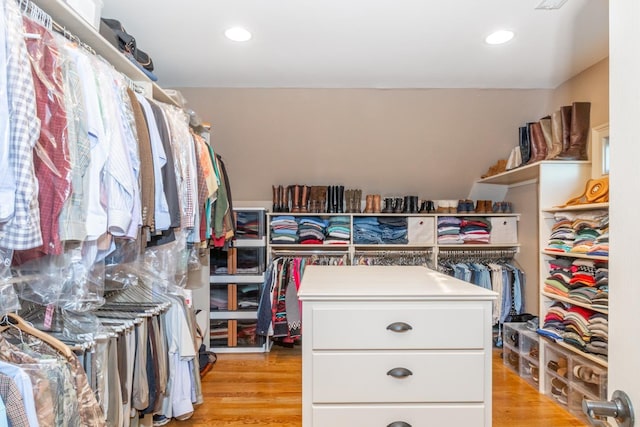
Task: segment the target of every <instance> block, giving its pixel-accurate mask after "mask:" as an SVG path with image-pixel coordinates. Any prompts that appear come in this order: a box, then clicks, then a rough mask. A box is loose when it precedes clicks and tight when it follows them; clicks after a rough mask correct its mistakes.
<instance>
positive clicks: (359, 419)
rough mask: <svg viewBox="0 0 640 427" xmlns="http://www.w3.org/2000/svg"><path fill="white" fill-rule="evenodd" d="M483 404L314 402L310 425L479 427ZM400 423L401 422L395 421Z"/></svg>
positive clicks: (481, 421) (340, 426) (322, 426)
mask: <svg viewBox="0 0 640 427" xmlns="http://www.w3.org/2000/svg"><path fill="white" fill-rule="evenodd" d="M484 421H485V407H484V405H482V404H478V405H440V404H439V405H385V406H373V405H314V406H313V427H354V426H366V427H388V426H389V425H393V423H395V422H404V423H406V425H407V426H410V427H435V426H451V427H483V426H484ZM399 425H403V424H399Z"/></svg>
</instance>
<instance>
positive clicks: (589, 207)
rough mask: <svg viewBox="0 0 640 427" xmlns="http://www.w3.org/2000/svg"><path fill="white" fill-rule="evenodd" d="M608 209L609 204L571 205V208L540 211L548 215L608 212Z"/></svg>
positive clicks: (557, 207)
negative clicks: (555, 213)
mask: <svg viewBox="0 0 640 427" xmlns="http://www.w3.org/2000/svg"><path fill="white" fill-rule="evenodd" d="M608 209H609V203H608V202H607V203H589V204H584V205H571V206H564V207H559V206H556V207H553V208H547V209H542V212H549V213H554V212H574V211H597V210H608Z"/></svg>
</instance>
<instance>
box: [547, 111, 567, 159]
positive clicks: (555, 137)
mask: <svg viewBox="0 0 640 427" xmlns="http://www.w3.org/2000/svg"><path fill="white" fill-rule="evenodd" d="M562 148H563V146H562V112H561V111H560V110H558V111H556V112H555V113H553V114H552V115H551V149H550V150H549V152H548V153H547V159H549V160H553V159H555V158H556V157H558V155H559V154H560V153H562Z"/></svg>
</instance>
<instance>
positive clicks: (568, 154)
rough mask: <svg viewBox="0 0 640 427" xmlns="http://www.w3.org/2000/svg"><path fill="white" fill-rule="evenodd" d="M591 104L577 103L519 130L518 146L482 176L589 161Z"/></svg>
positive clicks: (563, 107)
mask: <svg viewBox="0 0 640 427" xmlns="http://www.w3.org/2000/svg"><path fill="white" fill-rule="evenodd" d="M590 117H591V103H590V102H574V103H573V104H571V105H565V106H562V107H560V109H559V110H557V111H556V112H554V113H553V114H551V115H550V116H545V117H543V118H541V119H540V120H538V121H537V122H530V123H527V124H526V125H525V126H521V127H519V128H518V146H517V147H516V148H514V149H513V150H512V151H511V155H510V156H509V159H500V160H498V161H497V162H496V164H495V165H493V166H491V167H490V168H489V170H488V171H487V172H486V173H485V174H484V175H482V178H486V177H489V176H493V175H497V174H499V173H502V172H505V171H507V170H510V169H514V168H517V167H518V166H524V165H530V164H533V163H536V162H539V161H541V160H587V159H588V157H589V156H588V153H587V148H588V147H587V142H588V140H589V132H590V129H591V124H590V123H591V119H590Z"/></svg>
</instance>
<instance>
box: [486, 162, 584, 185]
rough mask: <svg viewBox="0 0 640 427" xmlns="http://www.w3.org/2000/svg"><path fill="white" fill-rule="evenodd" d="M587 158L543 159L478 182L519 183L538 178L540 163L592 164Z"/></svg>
mask: <svg viewBox="0 0 640 427" xmlns="http://www.w3.org/2000/svg"><path fill="white" fill-rule="evenodd" d="M590 163H591V162H589V161H587V160H543V161H541V162H537V163H533V164H530V165H526V166H521V167H519V168H516V169H511V170H508V171H506V172H502V173H499V174H497V175H493V176H489V177H486V178H482V179H479V180H478V181H476V182H479V183H483V184H501V185H510V184H517V183H520V182H524V181H531V180H534V179H538V177H539V175H540V165H544V164H590Z"/></svg>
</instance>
